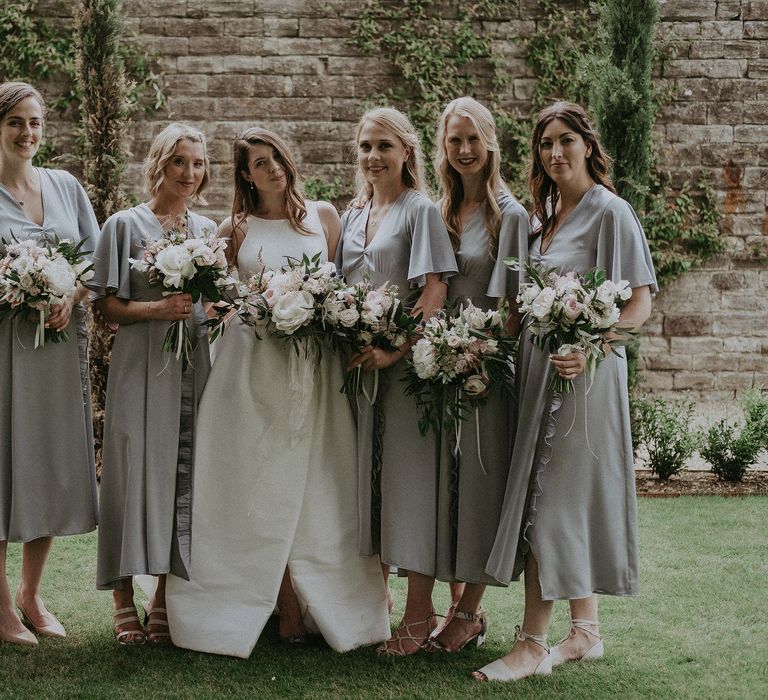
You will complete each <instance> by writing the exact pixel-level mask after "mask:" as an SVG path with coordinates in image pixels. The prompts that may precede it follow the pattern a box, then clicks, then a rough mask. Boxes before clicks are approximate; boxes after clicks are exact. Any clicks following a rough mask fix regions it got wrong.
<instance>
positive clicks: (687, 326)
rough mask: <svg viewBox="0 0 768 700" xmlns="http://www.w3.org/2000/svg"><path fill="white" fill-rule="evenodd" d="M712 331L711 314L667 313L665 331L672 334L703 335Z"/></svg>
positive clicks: (679, 335)
mask: <svg viewBox="0 0 768 700" xmlns="http://www.w3.org/2000/svg"><path fill="white" fill-rule="evenodd" d="M711 331H712V316H711V315H710V314H693V313H691V314H667V315H666V317H665V319H664V333H665V334H666V335H670V336H677V337H681V336H686V337H688V336H702V335H708V334H709V333H710V332H711Z"/></svg>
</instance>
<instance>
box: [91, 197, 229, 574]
mask: <svg viewBox="0 0 768 700" xmlns="http://www.w3.org/2000/svg"><path fill="white" fill-rule="evenodd" d="M188 217H189V219H188V220H189V229H190V231H191V232H192V235H195V236H199V235H201V232H202V231H203V229H208V230H209V231H210V232H215V230H216V225H215V224H214V223H213V221H211V220H210V219H207V218H205V217H203V216H199V215H197V214H193V213H191V212H188ZM162 234H163V229H162V226H161V225H160V222H159V221H158V219H157V217H156V216H155V214H154V213H153V212H152V210H151V209H150V208H149V207H148V206H147V205H146V204H140V205H139V206H137V207H133V208H132V209H127V210H124V211H121V212H118V213H117V214H114V215H113V216H111V217H110V218H109V219H108V220H107V222H106V223H105V224H104V228H103V230H102V233H101V239H100V240H99V245H98V247H97V249H96V253H95V255H94V260H95V264H96V274H95V276H94V278H93V280H91V282H90V283H89V286H90V287H91V289H93V291H94V293H95V298H96V299H99V298H103V297H105V296H107V295H108V294H114V295H116V296H117V297H118V298H120V299H129V300H133V301H153V300H158V299H161V298H162V289H161V288H160V287H158V286H152V285H149V284H148V282H147V279H146V277H145V275H144V274H143V273H140V272H137V271H136V270H133V269H131V264H130V259H131V258H134V259H137V258H141V256H142V255H143V243H144V241H145V240H147V239H155V240H156V239H159V238H160V237H161V236H162ZM205 320H206V314H205V311H204V310H203V307H202V304H201V303H199V302H198V303H197V304H195V305H194V307H193V310H192V315H191V317H190V319H189V320H188V321H187V324H188V326H189V328H190V331H191V335H192V342H193V344H194V351H193V355H192V358H191V363H190V364H189V365H188V366H187V367H186V369H185V370H184V371H182V363H181V362H180V361H179V360H177V359H176V357H175V355H173V354H172V353H166V352H163V349H162V345H163V340H164V338H165V334H166V331H167V330H168V326H169V325H170V321H138V322H136V323H131V324H127V325H123V326H120V328H119V329H118V331H117V335H116V337H115V342H114V346H113V348H112V359H111V362H110V367H109V377H108V379H107V399H106V406H105V424H104V450H103V466H102V474H101V492H100V502H99V522H100V525H99V537H98V557H97V570H96V585H97V588H99V589H118V588H122V587H124V585H125V581H124V579H126V578H129V577H131V576H133V575H136V574H153V575H157V574H165V573H168V572H172V573H174V574H175V575H177V576H181V577H182V578H188V570H189V551H190V521H191V512H192V446H193V430H194V421H195V413H196V411H197V403H198V401H199V399H200V395H201V394H202V391H203V387H204V386H205V382H206V379H207V377H208V372H209V371H210V366H211V363H210V356H209V351H208V339H207V329H206V327H205V326H204V325H203V323H204V322H205Z"/></svg>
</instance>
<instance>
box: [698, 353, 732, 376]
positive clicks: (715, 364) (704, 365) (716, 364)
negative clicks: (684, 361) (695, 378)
mask: <svg viewBox="0 0 768 700" xmlns="http://www.w3.org/2000/svg"><path fill="white" fill-rule="evenodd" d="M736 367H737V362H736V361H735V360H734V359H733V358H732V357H730V356H728V355H726V354H724V353H715V354H712V353H709V354H702V355H693V356H692V357H691V363H690V369H691V370H693V371H694V372H714V371H716V370H718V371H728V370H734V369H736Z"/></svg>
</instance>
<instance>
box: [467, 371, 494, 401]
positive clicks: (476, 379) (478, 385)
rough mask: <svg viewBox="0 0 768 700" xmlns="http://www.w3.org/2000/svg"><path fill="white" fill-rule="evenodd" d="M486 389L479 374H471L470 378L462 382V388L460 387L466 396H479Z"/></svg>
mask: <svg viewBox="0 0 768 700" xmlns="http://www.w3.org/2000/svg"><path fill="white" fill-rule="evenodd" d="M487 388H488V387H487V386H486V385H485V382H484V381H483V378H482V376H481V375H479V374H473V375H472V376H471V377H467V378H466V380H465V381H464V386H463V387H462V389H464V393H466V394H467V396H479V395H480V394H482V393H483V392H484V391H485V390H486V389H487Z"/></svg>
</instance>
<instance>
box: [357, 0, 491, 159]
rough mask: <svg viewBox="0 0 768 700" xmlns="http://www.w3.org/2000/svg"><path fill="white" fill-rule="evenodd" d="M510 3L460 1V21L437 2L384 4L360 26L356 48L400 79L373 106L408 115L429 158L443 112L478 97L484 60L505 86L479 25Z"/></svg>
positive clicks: (375, 6) (371, 8) (363, 18)
mask: <svg viewBox="0 0 768 700" xmlns="http://www.w3.org/2000/svg"><path fill="white" fill-rule="evenodd" d="M505 4H506V3H504V2H503V1H502V0H475V1H474V2H461V3H459V4H458V6H457V7H456V14H455V17H454V16H451V17H446V16H444V5H445V3H444V2H439V1H438V0H404V1H403V2H400V3H384V2H382V1H381V0H379V1H378V2H374V3H373V4H371V5H370V6H369V7H368V8H367V9H366V10H364V11H363V13H362V15H361V16H360V19H359V21H358V22H356V23H355V28H354V32H353V35H352V38H351V40H350V41H351V42H352V44H353V45H354V46H356V47H357V49H358V50H359V51H360V52H361V53H363V54H365V55H376V56H387V57H388V58H389V60H390V61H391V62H392V64H393V66H394V67H395V68H396V70H397V72H398V75H399V77H400V80H398V81H397V83H398V86H397V87H395V88H389V89H387V90H386V91H384V92H383V93H380V94H379V95H375V96H374V102H377V103H384V102H387V103H394V104H396V105H399V106H400V107H402V108H403V109H406V110H407V112H408V115H409V117H410V119H411V121H412V122H413V125H414V127H415V128H416V130H417V131H418V132H419V135H420V138H421V142H422V146H423V148H424V152H425V154H427V158H429V155H430V154H431V153H432V151H433V148H434V139H435V126H436V121H437V117H438V115H439V114H440V111H441V110H442V108H443V107H444V106H445V105H446V104H447V103H448V102H450V101H451V100H452V99H454V98H456V97H458V96H459V95H472V94H475V93H476V89H475V80H476V78H477V77H478V75H482V73H483V71H482V70H479V67H480V66H481V65H482V63H481V62H482V61H485V66H486V67H490V68H491V72H492V74H493V75H492V82H493V84H494V85H495V86H496V87H497V88H498V87H500V86H501V85H503V83H504V82H505V80H506V77H505V76H504V75H503V74H502V73H501V72H500V71H499V70H498V69H499V68H501V67H502V64H501V61H500V59H499V58H498V57H495V56H493V54H492V46H491V41H490V39H488V38H487V37H485V36H483V35H482V33H481V32H479V31H478V29H479V20H480V19H481V18H482V19H491V18H493V17H495V16H497V15H498V13H499V11H500V10H501V8H502V7H504V6H505ZM428 168H429V165H428ZM430 171H431V169H430Z"/></svg>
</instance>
